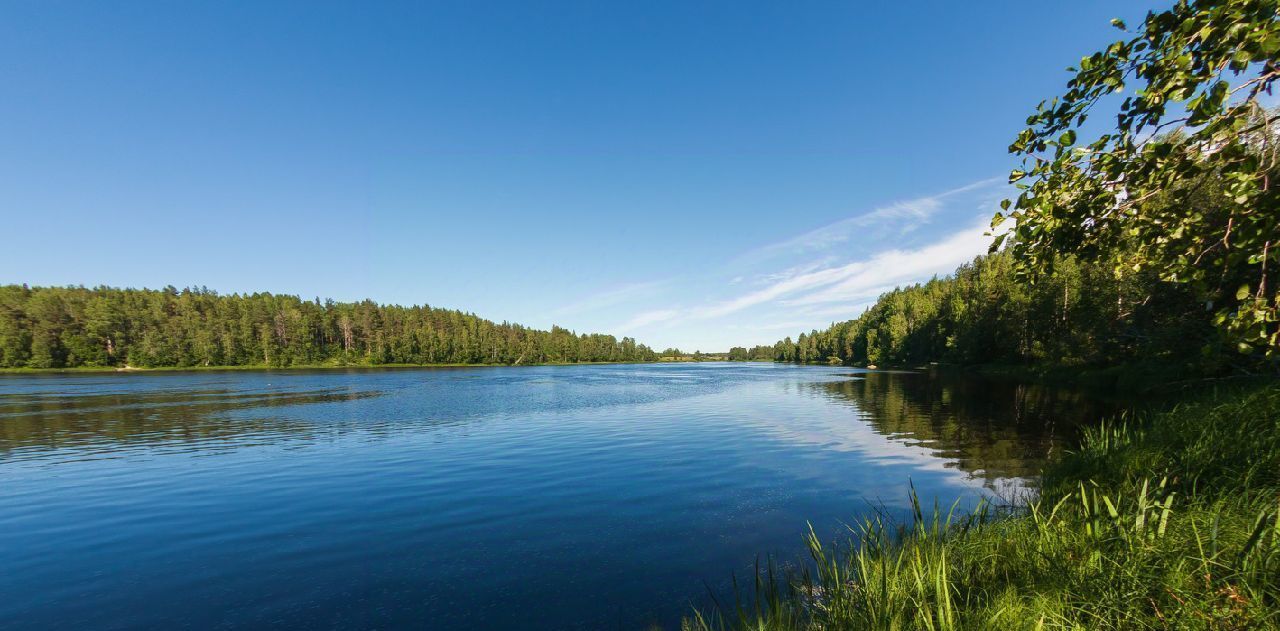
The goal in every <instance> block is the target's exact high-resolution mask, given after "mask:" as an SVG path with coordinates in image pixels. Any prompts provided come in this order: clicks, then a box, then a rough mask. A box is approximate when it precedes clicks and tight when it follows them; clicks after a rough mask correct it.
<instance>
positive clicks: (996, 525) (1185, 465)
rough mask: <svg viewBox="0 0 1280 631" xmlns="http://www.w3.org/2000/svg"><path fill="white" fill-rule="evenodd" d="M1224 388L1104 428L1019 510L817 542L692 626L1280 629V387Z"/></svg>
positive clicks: (872, 527)
mask: <svg viewBox="0 0 1280 631" xmlns="http://www.w3.org/2000/svg"><path fill="white" fill-rule="evenodd" d="M1220 388H1221V389H1219V390H1217V391H1211V392H1202V393H1201V394H1199V395H1197V396H1196V397H1195V398H1193V399H1189V400H1187V401H1185V402H1184V403H1182V404H1181V405H1179V406H1177V407H1176V408H1174V409H1172V410H1170V411H1165V412H1160V413H1153V414H1151V415H1149V416H1145V417H1143V418H1130V419H1122V420H1118V421H1110V422H1106V423H1104V424H1102V425H1100V426H1098V427H1096V428H1094V429H1092V430H1090V431H1088V432H1087V433H1086V435H1085V437H1084V439H1083V441H1082V445H1081V446H1080V448H1079V449H1078V450H1077V451H1076V452H1074V453H1072V454H1070V455H1068V456H1067V457H1065V458H1064V459H1063V460H1061V461H1059V462H1056V463H1054V464H1052V465H1050V467H1049V469H1048V470H1047V471H1046V472H1045V477H1044V488H1043V492H1042V496H1041V498H1040V499H1039V500H1037V501H1035V502H1033V503H1031V504H1030V505H1029V506H1027V507H1026V508H1025V509H1019V510H1018V511H1016V512H1015V513H1013V514H1004V515H1000V514H999V513H1000V512H1001V511H996V510H992V509H989V508H988V509H981V510H979V511H977V512H976V513H974V514H971V515H965V516H959V515H949V514H947V512H946V510H945V508H944V509H941V510H939V509H937V508H935V509H934V510H931V511H928V510H920V509H919V508H918V509H917V510H916V512H915V517H914V519H913V521H912V523H910V524H891V523H886V522H884V521H883V520H870V521H866V522H864V523H862V524H861V525H860V526H858V527H855V528H853V529H852V531H851V534H850V536H849V538H848V540H847V541H844V542H841V543H839V544H834V545H833V544H829V543H826V542H821V541H819V540H818V539H817V538H816V537H811V538H810V540H809V548H810V552H811V555H812V557H813V558H812V562H811V563H810V564H808V567H807V569H806V570H805V571H804V572H803V573H802V574H800V575H796V576H791V577H789V578H786V579H782V578H778V579H776V580H772V579H770V578H769V576H770V573H769V572H768V571H766V572H764V573H762V574H763V575H762V576H760V577H758V578H757V580H756V582H755V586H754V595H752V594H749V593H744V594H743V597H742V599H741V600H742V602H744V603H750V604H743V605H737V606H735V605H734V604H732V603H722V605H723V606H722V607H720V608H719V609H717V610H714V611H702V612H697V613H696V614H695V615H694V616H693V617H692V618H690V619H688V620H686V622H685V628H686V629H689V630H704V629H824V630H833V629H931V630H932V629H938V630H945V629H989V628H1003V629H1280V384H1276V383H1275V382H1271V383H1266V384H1253V385H1248V386H1231V387H1229V388H1227V387H1220ZM744 591H746V592H751V591H753V590H752V589H750V588H747V589H745V590H744Z"/></svg>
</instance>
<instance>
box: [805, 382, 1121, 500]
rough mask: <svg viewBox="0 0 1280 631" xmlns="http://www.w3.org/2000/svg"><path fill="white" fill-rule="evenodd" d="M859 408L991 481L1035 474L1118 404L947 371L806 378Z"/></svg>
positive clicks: (878, 424) (894, 433) (892, 431)
mask: <svg viewBox="0 0 1280 631" xmlns="http://www.w3.org/2000/svg"><path fill="white" fill-rule="evenodd" d="M806 386H807V387H808V388H810V389H811V390H813V391H815V392H817V393H819V394H821V395H824V396H826V397H829V398H830V399H831V400H832V401H835V402H837V403H840V404H843V405H849V406H852V407H853V408H855V409H856V410H857V412H858V414H859V415H860V416H861V417H862V418H863V419H864V420H865V421H866V422H867V423H868V424H869V425H870V426H871V427H872V428H874V429H875V430H876V431H877V432H879V433H881V434H884V435H886V436H889V437H891V438H894V439H896V440H901V441H903V442H905V443H907V444H913V445H919V446H922V447H925V448H928V449H931V450H934V451H935V452H937V454H938V455H939V456H940V457H942V458H945V459H947V460H948V461H949V462H950V464H949V466H954V467H957V468H959V469H961V470H962V471H966V472H968V473H970V474H973V475H975V476H980V477H981V478H982V479H983V480H984V481H985V482H986V483H988V484H991V483H994V482H996V481H998V480H1005V479H1010V478H1019V479H1033V478H1035V477H1036V476H1038V475H1039V473H1040V470H1041V468H1042V467H1043V465H1044V464H1045V462H1046V461H1047V460H1048V459H1050V458H1054V457H1056V456H1058V455H1059V454H1060V453H1061V452H1062V450H1063V449H1070V448H1071V447H1072V446H1074V445H1075V444H1076V441H1077V440H1078V436H1079V434H1078V431H1079V428H1080V427H1081V426H1082V425H1083V424H1086V423H1089V422H1092V421H1096V420H1098V419H1099V418H1102V417H1105V416H1108V415H1112V414H1115V413H1117V412H1118V411H1119V410H1120V409H1122V407H1121V406H1120V405H1119V404H1116V403H1111V402H1107V401H1103V400H1100V399H1098V398H1096V397H1093V396H1091V395H1089V394H1088V393H1086V392H1083V391H1080V390H1075V389H1071V388H1063V387H1055V386H1045V385H1037V384H1026V383H1014V382H1010V381H1001V380H991V379H984V378H980V377H976V376H971V375H963V374H957V373H954V372H947V371H938V370H931V371H924V372H869V373H865V374H861V375H857V376H856V377H855V378H852V379H848V380H842V381H828V382H819V383H809V384H806Z"/></svg>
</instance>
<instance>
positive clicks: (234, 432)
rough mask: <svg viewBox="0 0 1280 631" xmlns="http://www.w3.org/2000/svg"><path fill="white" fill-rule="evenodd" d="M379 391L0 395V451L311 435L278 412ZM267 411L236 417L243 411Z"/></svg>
mask: <svg viewBox="0 0 1280 631" xmlns="http://www.w3.org/2000/svg"><path fill="white" fill-rule="evenodd" d="M380 394H381V393H380V392H378V391H346V390H330V389H325V390H311V391H289V392H271V391H260V392H242V391H241V392H238V391H232V390H224V389H207V390H192V391H161V392H127V393H107V394H89V395H80V396H71V397H69V396H64V395H60V394H44V393H34V394H33V393H25V394H12V395H0V420H2V421H3V422H0V454H3V455H6V456H12V455H13V454H14V453H15V452H21V451H23V450H25V449H28V448H35V449H38V450H40V451H41V452H43V451H44V450H47V449H71V450H78V449H84V448H94V450H95V451H96V450H99V449H110V445H111V444H116V445H128V444H136V445H146V446H162V445H173V444H202V445H208V444H210V443H216V442H219V441H222V442H227V443H228V444H230V443H234V444H236V445H240V446H243V445H247V444H252V440H251V439H252V438H253V437H255V436H258V437H263V438H267V437H281V436H290V437H294V438H302V439H305V438H309V437H312V435H313V434H314V433H315V430H316V427H315V423H312V422H307V421H301V420H291V419H289V418H287V417H286V416H285V415H282V414H273V413H271V411H272V410H276V411H279V410H281V409H283V408H286V407H293V406H302V405H312V404H319V403H346V402H352V401H358V400H362V399H369V398H372V397H376V396H379V395H380ZM250 409H253V410H263V411H264V412H261V413H256V414H253V415H250V416H248V417H238V416H237V415H236V414H235V413H236V412H237V411H242V410H250Z"/></svg>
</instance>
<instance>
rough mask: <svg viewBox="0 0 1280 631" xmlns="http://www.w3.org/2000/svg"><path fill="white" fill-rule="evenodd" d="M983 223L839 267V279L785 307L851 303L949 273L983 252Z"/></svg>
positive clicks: (985, 238) (985, 245)
mask: <svg viewBox="0 0 1280 631" xmlns="http://www.w3.org/2000/svg"><path fill="white" fill-rule="evenodd" d="M988 230H989V228H988V226H987V222H985V221H983V222H981V223H979V224H977V225H973V226H970V227H968V228H965V229H964V230H961V231H959V232H956V233H954V234H952V235H950V236H948V237H946V238H945V239H943V240H941V241H939V242H937V243H933V244H931V245H928V246H925V247H922V248H919V249H915V250H897V249H895V250H888V251H885V252H880V253H879V254H876V255H875V256H872V257H871V258H870V259H867V260H865V261H856V262H854V263H850V264H848V265H845V266H843V267H841V268H840V270H841V273H840V278H839V280H838V281H837V282H834V283H825V284H824V287H823V288H822V289H821V290H820V291H815V292H813V293H810V294H808V295H805V296H801V297H798V298H792V299H789V300H787V301H785V302H784V304H788V305H811V304H820V303H830V302H851V301H857V300H866V299H868V298H874V297H875V296H878V295H879V294H881V293H883V292H884V291H886V290H887V289H889V288H891V287H892V286H894V285H898V284H902V283H911V282H918V281H921V280H925V279H928V278H929V277H931V276H935V275H942V274H950V273H951V272H952V271H954V270H955V268H956V267H958V266H959V265H960V264H962V263H966V262H968V261H970V260H972V259H973V257H975V256H977V255H979V254H982V253H984V252H986V251H987V248H988V246H990V245H991V237H990V236H989V235H988V234H986V233H987V231H988Z"/></svg>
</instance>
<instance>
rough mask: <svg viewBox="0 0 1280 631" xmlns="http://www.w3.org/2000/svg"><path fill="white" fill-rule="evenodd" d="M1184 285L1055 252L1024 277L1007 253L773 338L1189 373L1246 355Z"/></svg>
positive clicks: (871, 359)
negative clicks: (1162, 366) (1037, 272)
mask: <svg viewBox="0 0 1280 631" xmlns="http://www.w3.org/2000/svg"><path fill="white" fill-rule="evenodd" d="M1212 315H1213V314H1212V313H1211V312H1209V311H1208V310H1206V308H1205V303H1204V301H1203V300H1202V299H1201V297H1199V296H1197V295H1195V294H1194V293H1193V292H1192V291H1190V290H1189V288H1188V287H1187V286H1185V285H1181V284H1177V283H1170V282H1164V281H1161V280H1160V279H1159V278H1157V277H1155V276H1154V275H1152V274H1139V273H1125V274H1117V273H1115V271H1114V266H1112V265H1111V264H1109V263H1097V262H1082V261H1079V260H1077V259H1075V258H1069V257H1064V258H1063V259H1062V260H1060V261H1058V263H1057V265H1055V267H1054V269H1053V271H1052V272H1049V273H1046V274H1045V275H1044V276H1043V277H1041V278H1039V279H1038V280H1037V282H1035V283H1028V282H1025V281H1024V280H1023V279H1022V278H1020V276H1019V275H1018V272H1017V267H1016V265H1015V263H1014V261H1013V260H1012V257H1011V256H1010V255H1009V253H1007V252H998V253H996V254H991V255H987V256H981V257H978V258H976V259H975V260H974V261H973V262H971V263H968V264H966V265H963V266H961V267H960V268H959V269H958V270H956V272H955V274H953V275H952V276H948V277H946V278H935V279H933V280H930V281H929V282H926V283H921V284H916V285H910V286H907V287H900V288H898V289H895V290H893V291H891V292H888V293H886V294H884V295H883V296H881V297H880V299H879V300H878V301H877V302H876V303H875V304H874V305H873V306H872V307H870V308H869V309H867V310H866V311H865V312H864V313H863V314H862V315H860V316H859V317H857V318H855V319H853V320H848V321H845V322H839V323H836V324H833V325H831V327H829V328H827V329H825V330H821V331H811V332H809V333H807V334H806V333H802V334H801V335H800V336H799V338H798V339H795V340H792V339H791V338H787V339H785V340H782V341H780V342H778V343H777V344H775V345H774V347H773V349H772V351H773V357H774V359H776V360H777V361H785V362H801V363H804V362H821V363H842V364H850V365H866V364H877V365H887V366H916V365H920V364H922V363H926V362H932V361H938V362H952V363H963V364H990V363H999V364H1017V363H1037V364H1050V365H1080V366H1104V365H1112V364H1117V363H1121V364H1132V363H1140V362H1144V361H1160V362H1163V363H1166V364H1170V365H1173V366H1180V367H1185V368H1188V369H1191V368H1194V369H1195V370H1196V371H1198V372H1217V371H1221V370H1224V369H1227V368H1230V367H1231V366H1233V365H1238V364H1241V363H1242V362H1243V363H1247V362H1248V361H1249V357H1248V356H1241V355H1239V354H1238V353H1236V352H1233V349H1232V348H1231V347H1230V346H1229V343H1228V340H1227V338H1226V337H1225V336H1224V335H1223V333H1222V332H1221V331H1219V330H1218V329H1217V328H1215V327H1214V326H1213V318H1212Z"/></svg>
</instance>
